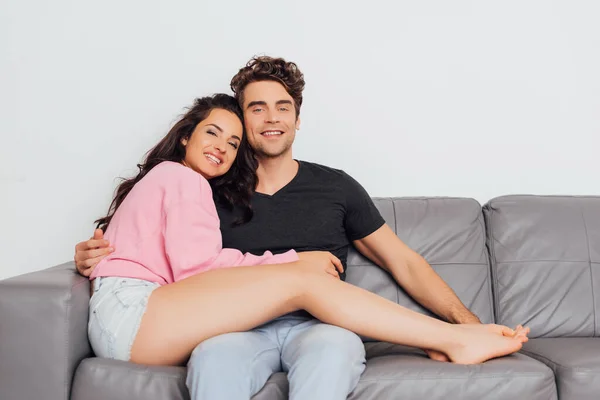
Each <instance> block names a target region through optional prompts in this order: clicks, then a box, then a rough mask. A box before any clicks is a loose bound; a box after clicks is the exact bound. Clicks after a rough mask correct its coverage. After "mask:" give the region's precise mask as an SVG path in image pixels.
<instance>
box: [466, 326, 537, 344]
mask: <svg viewBox="0 0 600 400" xmlns="http://www.w3.org/2000/svg"><path fill="white" fill-rule="evenodd" d="M461 327H464V328H469V329H473V330H475V331H479V332H489V333H495V334H497V335H501V336H506V337H516V338H521V339H522V342H523V343H525V342H527V341H528V340H529V338H528V337H527V335H528V334H529V331H530V329H529V328H523V326H521V325H518V326H517V327H516V328H515V329H511V328H509V327H507V326H504V325H497V324H485V325H484V324H463V325H461Z"/></svg>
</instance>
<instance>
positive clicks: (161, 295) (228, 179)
mask: <svg viewBox="0 0 600 400" xmlns="http://www.w3.org/2000/svg"><path fill="white" fill-rule="evenodd" d="M139 167H140V172H139V174H138V175H137V176H136V177H135V178H132V179H130V180H127V181H125V182H123V183H122V184H121V185H120V186H119V188H118V189H117V194H116V196H115V198H114V200H113V203H112V204H111V207H110V209H109V213H108V215H107V216H106V217H105V218H102V219H100V220H99V221H98V222H99V224H100V225H101V226H102V227H103V228H106V234H105V236H106V239H108V240H109V241H110V243H112V244H114V245H115V248H116V251H115V252H113V253H112V254H111V255H110V256H108V257H106V258H105V259H104V260H102V261H101V262H100V263H99V264H98V265H97V266H96V268H95V270H94V272H93V273H92V275H91V276H90V279H92V280H93V289H94V294H93V296H92V298H91V299H90V321H89V336H90V342H91V344H92V347H93V349H94V351H95V352H96V354H97V355H98V356H100V357H110V358H116V359H121V360H128V361H132V362H136V363H142V364H158V365H175V364H181V363H182V362H184V361H185V360H186V359H187V358H188V357H189V355H190V354H191V352H192V350H193V349H194V348H195V347H196V345H197V344H198V343H200V342H202V341H204V340H206V339H208V338H210V337H213V336H216V335H219V334H223V333H228V332H234V331H245V330H249V329H252V328H254V327H256V326H258V325H261V324H262V323H265V322H267V321H269V320H272V319H274V318H276V317H278V316H281V315H283V314H286V313H289V312H292V311H295V310H298V309H305V310H307V311H308V312H310V313H311V314H312V315H314V316H315V317H316V318H318V319H320V320H321V321H323V322H326V323H329V324H333V325H338V326H341V327H343V328H346V329H349V330H351V331H354V332H356V333H359V334H362V335H365V336H368V337H372V338H374V339H378V340H382V341H387V342H393V343H399V344H405V345H409V346H415V347H420V348H427V349H432V350H437V351H439V352H441V353H444V354H446V355H447V356H448V358H449V359H450V360H452V361H454V362H456V363H463V364H471V363H479V362H482V361H485V360H487V359H490V358H493V357H498V356H503V355H506V354H510V353H513V352H515V351H518V350H519V349H520V348H521V346H522V343H523V342H525V341H527V336H526V335H527V330H525V329H521V328H518V329H517V331H516V332H515V331H512V330H510V329H508V328H506V327H501V326H498V325H487V326H485V325H473V326H469V325H451V324H448V323H446V322H442V321H439V320H436V319H433V318H429V317H427V316H424V315H421V314H418V313H415V312H413V311H410V310H408V309H406V308H404V307H401V306H399V305H397V304H396V303H393V302H390V301H388V300H386V299H384V298H382V297H379V296H377V295H375V294H373V293H370V292H368V291H365V290H363V289H360V288H358V287H355V286H352V285H350V284H347V283H344V282H342V281H340V280H339V279H337V271H336V268H337V269H339V270H340V271H341V264H340V262H339V260H338V259H337V258H335V257H334V256H333V255H331V254H329V253H327V252H304V253H296V252H295V251H293V250H291V251H289V252H287V253H284V254H280V255H273V254H271V253H270V252H266V253H265V254H263V255H261V256H254V255H251V254H242V253H241V252H239V251H237V250H233V249H222V246H221V235H220V231H219V219H218V216H217V213H216V209H215V205H214V202H213V191H214V195H215V196H216V197H218V198H220V199H221V200H222V201H224V202H226V203H228V204H230V205H231V206H234V205H235V206H237V207H241V208H242V209H243V210H244V213H243V216H242V219H241V220H240V221H238V223H244V222H245V221H247V220H248V219H249V218H251V217H252V210H251V208H250V196H251V194H252V192H253V190H254V188H255V186H256V174H255V170H256V161H255V159H254V157H253V156H252V153H251V149H250V148H249V146H248V144H247V142H246V139H245V137H244V132H243V126H242V115H241V111H240V109H239V107H238V105H237V103H236V101H235V100H234V99H233V98H232V97H230V96H227V95H222V94H221V95H215V96H213V97H205V98H202V99H199V100H197V101H196V102H195V104H194V106H193V107H192V108H191V109H190V110H189V111H188V112H187V113H186V114H185V115H184V116H183V118H182V119H181V120H180V121H179V122H178V123H177V124H175V126H174V127H173V128H172V129H171V131H170V132H169V133H168V134H167V135H166V136H165V137H164V138H163V139H162V140H161V142H160V143H159V144H158V145H157V146H155V147H154V148H153V149H152V150H151V151H150V153H149V154H148V155H147V157H146V160H145V162H144V164H142V165H140V166H139ZM208 180H210V182H211V183H210V185H209V183H208ZM282 264H286V265H282ZM227 267H236V268H227ZM407 327H409V328H408V329H407Z"/></svg>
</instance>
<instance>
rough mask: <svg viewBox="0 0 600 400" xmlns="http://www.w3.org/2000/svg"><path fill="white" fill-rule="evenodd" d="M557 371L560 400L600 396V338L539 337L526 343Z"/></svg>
mask: <svg viewBox="0 0 600 400" xmlns="http://www.w3.org/2000/svg"><path fill="white" fill-rule="evenodd" d="M522 353H525V354H527V355H529V356H531V357H534V358H536V359H538V360H540V361H542V362H544V363H545V364H546V365H548V366H549V367H550V368H552V370H553V371H554V374H555V376H556V386H557V389H558V396H559V398H560V399H561V400H588V399H590V400H591V399H594V400H597V399H599V398H600V338H539V339H531V340H529V342H527V343H525V346H523V350H522Z"/></svg>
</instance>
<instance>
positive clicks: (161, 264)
mask: <svg viewBox="0 0 600 400" xmlns="http://www.w3.org/2000/svg"><path fill="white" fill-rule="evenodd" d="M104 238H105V239H107V240H108V241H109V242H110V244H111V246H113V247H114V249H115V251H114V252H113V253H112V254H110V255H109V256H107V257H106V258H104V259H103V260H102V261H100V263H98V265H97V266H96V268H95V269H94V272H93V273H92V275H91V276H90V279H94V278H96V277H99V276H120V277H127V278H138V279H144V280H148V281H152V282H158V283H160V284H161V285H162V284H166V283H172V282H176V281H179V280H181V279H185V278H187V277H189V276H192V275H195V274H199V273H201V272H205V271H209V270H211V269H217V268H226V267H235V266H243V265H259V264H279V263H286V262H292V261H296V260H298V255H297V253H296V252H295V251H294V250H290V251H288V252H286V253H283V254H278V255H273V254H272V253H271V252H269V251H267V252H265V253H264V254H263V255H262V256H255V255H252V254H250V253H246V254H243V253H242V252H240V251H238V250H234V249H224V248H223V246H222V239H221V231H220V222H219V216H218V215H217V210H216V208H215V204H214V201H213V198H212V190H211V187H210V185H209V183H208V181H207V180H206V179H205V178H204V177H202V175H200V174H198V173H197V172H195V171H193V170H192V169H190V168H188V167H185V166H183V165H181V164H179V163H175V162H170V161H165V162H163V163H161V164H159V165H157V166H156V167H154V168H153V169H152V170H151V171H150V172H149V173H148V174H147V175H146V176H145V177H144V178H143V179H142V180H141V181H139V182H138V183H137V184H136V185H135V186H134V187H133V189H132V190H131V192H129V194H128V195H127V197H126V198H125V200H123V202H122V203H121V205H120V206H119V208H118V209H117V212H116V213H115V215H114V216H113V218H112V220H111V222H110V224H109V226H108V229H107V230H106V233H105V235H104Z"/></svg>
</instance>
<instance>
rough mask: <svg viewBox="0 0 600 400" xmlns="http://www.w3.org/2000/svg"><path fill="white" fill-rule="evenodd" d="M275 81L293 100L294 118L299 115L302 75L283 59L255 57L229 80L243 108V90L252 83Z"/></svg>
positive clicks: (293, 64)
mask: <svg viewBox="0 0 600 400" xmlns="http://www.w3.org/2000/svg"><path fill="white" fill-rule="evenodd" d="M260 81H275V82H279V83H281V84H282V85H283V87H284V88H285V90H286V91H287V92H288V94H289V95H290V96H291V97H292V99H294V106H295V107H294V108H295V109H296V118H298V116H299V115H300V107H301V106H302V91H303V90H304V86H305V83H304V74H302V72H301V71H300V70H299V69H298V66H297V65H296V64H295V63H293V62H291V61H285V60H284V59H283V58H274V57H268V56H256V57H253V58H252V59H250V61H248V63H247V64H246V66H245V67H243V68H241V69H240V70H239V71H238V73H237V74H235V76H234V77H233V78H232V79H231V90H232V91H233V93H234V94H235V98H236V99H237V100H238V103H239V105H240V107H243V106H244V89H245V88H246V86H248V84H250V83H252V82H260Z"/></svg>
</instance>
